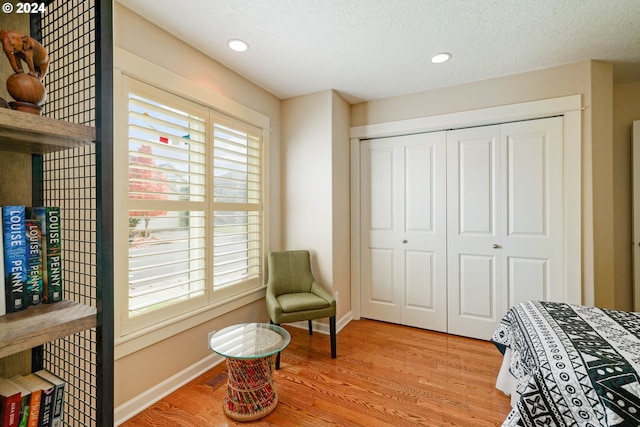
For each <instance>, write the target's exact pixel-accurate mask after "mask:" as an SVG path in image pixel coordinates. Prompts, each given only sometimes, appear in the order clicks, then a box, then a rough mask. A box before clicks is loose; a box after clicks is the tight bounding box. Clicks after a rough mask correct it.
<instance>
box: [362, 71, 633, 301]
mask: <svg viewBox="0 0 640 427" xmlns="http://www.w3.org/2000/svg"><path fill="white" fill-rule="evenodd" d="M611 81H612V69H611V66H610V65H609V64H605V63H600V62H597V61H583V62H579V63H575V64H570V65H565V66H561V67H555V68H549V69H544V70H537V71H532V72H528V73H523V74H517V75H512V76H506V77H500V78H496V79H491V80H485V81H481V82H475V83H469V84H465V85H460V86H455V87H449V88H443V89H438V90H433V91H429V92H422V93H416V94H412V95H407V96H400V97H394V98H389V99H383V100H379V101H373V102H366V103H361V104H357V105H353V106H352V108H351V125H352V126H361V125H368V124H374V123H384V122H391V121H397V120H404V119H411V118H418V117H428V116H433V115H438V114H445V113H452V112H460V111H467V110H474V109H481V108H487V107H493V106H498V105H508V104H515V103H522V102H528V101H535V100H540V99H548V98H555V97H561V96H566V95H575V94H580V95H582V97H583V105H584V106H585V107H586V108H585V110H584V113H583V126H582V176H583V181H582V184H583V186H582V187H583V188H582V201H583V206H582V221H583V234H582V239H583V242H582V252H583V256H582V258H583V264H582V265H583V271H582V273H583V289H584V290H585V293H584V295H583V301H584V302H590V299H591V300H592V301H594V302H595V304H596V305H600V306H606V307H615V304H616V301H614V299H613V298H611V297H610V295H611V294H612V290H613V289H614V284H615V280H614V257H613V250H612V248H613V247H614V246H616V245H615V244H614V242H616V243H617V240H616V239H617V236H615V235H614V233H613V232H612V231H611V230H612V227H613V225H612V224H613V211H614V209H613V198H612V197H611V194H612V193H613V164H612V157H613V144H612V138H613V137H612V134H611V127H612V118H611V117H612V113H611V108H612V107H611V98H612V84H611ZM594 140H595V141H596V142H595V143H594V142H593V141H594ZM596 172H597V173H598V175H597V179H593V177H594V176H595V175H594V173H596ZM594 219H597V221H599V222H596V223H594ZM594 224H597V227H595V226H594ZM627 240H628V239H627ZM567 261H568V262H579V260H567ZM620 286H621V287H625V286H627V285H626V284H620ZM592 289H593V291H591V290H592ZM620 292H621V293H624V292H623V291H622V290H621V291H620ZM590 293H592V294H593V295H589V294H590Z"/></svg>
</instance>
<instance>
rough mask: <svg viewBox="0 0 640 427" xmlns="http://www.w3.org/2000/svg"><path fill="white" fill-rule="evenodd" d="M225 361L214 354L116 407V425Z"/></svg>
mask: <svg viewBox="0 0 640 427" xmlns="http://www.w3.org/2000/svg"><path fill="white" fill-rule="evenodd" d="M351 319H352V315H351V311H349V312H348V313H347V314H346V315H344V316H343V317H342V318H340V319H336V334H337V333H338V332H340V331H341V330H342V328H344V327H345V326H346V325H347V324H348V323H349V322H350V321H351ZM288 325H291V326H293V327H296V328H301V329H308V324H307V322H295V323H288ZM313 330H314V331H317V332H319V333H321V334H327V335H329V324H328V323H323V322H318V321H313ZM223 361H224V358H223V357H222V356H219V355H217V354H215V353H213V354H211V355H209V356H207V357H205V358H204V359H202V360H200V361H199V362H198V363H195V364H193V365H191V366H189V367H188V368H186V369H184V370H183V371H181V372H178V373H177V374H176V375H174V376H172V377H170V378H167V379H166V380H164V381H162V382H161V383H159V384H157V385H156V386H154V387H153V388H151V389H149V390H147V391H145V392H144V393H142V394H139V395H138V396H136V397H134V398H133V399H131V400H129V401H128V402H126V403H123V404H122V405H120V406H118V407H116V408H115V409H114V413H113V415H114V416H113V418H114V420H115V425H116V426H118V425H120V424H122V423H124V422H125V421H127V420H128V419H130V418H132V417H134V416H135V415H137V414H139V413H140V412H142V411H144V410H145V409H147V408H148V407H149V406H151V405H153V404H154V403H156V402H157V401H159V400H160V399H162V398H163V397H165V396H167V395H169V394H170V393H173V392H174V391H176V390H177V389H179V388H180V387H182V386H184V385H185V384H187V383H189V382H190V381H192V380H193V379H195V378H197V377H198V376H199V375H201V374H203V373H204V372H206V371H208V370H209V369H211V368H213V367H214V366H216V365H218V364H219V363H222V362H223Z"/></svg>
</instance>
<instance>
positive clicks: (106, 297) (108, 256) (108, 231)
mask: <svg viewBox="0 0 640 427" xmlns="http://www.w3.org/2000/svg"><path fill="white" fill-rule="evenodd" d="M96 72H97V74H96V83H97V84H96V106H97V107H96V139H97V140H96V174H97V200H96V208H97V230H96V231H97V242H96V243H97V260H98V262H97V289H96V292H97V309H98V323H97V334H98V339H97V341H98V342H97V371H98V372H97V417H98V419H97V425H98V426H104V427H111V426H113V425H114V423H113V418H114V415H113V407H114V399H113V393H114V384H113V365H114V360H113V347H114V335H113V321H114V309H113V305H114V297H113V283H114V279H113V266H114V262H113V2H112V1H111V0H96Z"/></svg>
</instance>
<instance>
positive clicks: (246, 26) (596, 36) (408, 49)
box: [116, 0, 640, 103]
mask: <svg viewBox="0 0 640 427" xmlns="http://www.w3.org/2000/svg"><path fill="white" fill-rule="evenodd" d="M118 2H119V3H121V4H122V5H124V6H126V7H128V8H129V9H131V10H132V11H134V12H136V13H138V14H139V15H141V16H143V17H145V18H146V19H148V20H149V21H151V22H153V23H155V24H157V25H158V26H160V27H162V28H164V29H165V30H167V31H168V32H170V33H172V34H174V35H175V36H176V37H178V38H179V39H182V40H184V41H185V42H187V43H188V44H190V45H192V46H193V47H194V48H196V49H198V50H200V51H201V52H203V53H204V54H206V55H209V56H210V57H212V58H214V59H215V60H216V61H218V62H220V63H222V64H223V65H225V66H226V67H228V68H230V69H231V70H233V71H235V72H236V73H238V74H240V75H242V76H244V77H245V78H247V79H248V80H251V81H252V82H254V83H256V84H257V85H259V86H261V87H262V88H264V89H266V90H267V91H269V92H271V93H272V94H274V95H275V96H277V97H278V98H281V99H286V98H290V97H294V96H298V95H304V94H308V93H313V92H318V91H322V90H326V89H335V90H337V91H338V92H339V93H341V94H342V95H343V96H344V97H345V99H346V100H347V101H349V102H351V103H356V102H361V101H368V100H373V99H380V98H387V97H391V96H396V95H403V94H408V93H415V92H421V91H425V90H431V89H436V88H441V87H447V86H454V85H459V84H463V83H468V82H473V81H478V80H485V79H489V78H493V77H499V76H504V75H510V74H516V73H521V72H525V71H531V70H537V69H542V68H549V67H553V66H558V65H564V64H569V63H573V62H578V61H582V60H588V59H596V60H602V61H609V62H612V63H613V64H614V80H615V81H616V82H627V81H635V80H640V0H471V1H469V0H182V1H180V2H177V1H175V0H118ZM116 24H117V23H116ZM233 38H239V39H243V40H245V41H246V42H248V43H249V45H250V49H249V50H248V51H246V52H243V53H236V52H232V51H230V50H229V49H228V48H227V46H226V43H227V41H228V40H229V39H233ZM442 51H446V52H451V53H452V54H453V58H452V59H451V60H450V61H449V62H447V63H445V64H440V65H435V64H432V63H431V62H430V57H431V56H432V55H434V54H436V53H438V52H442Z"/></svg>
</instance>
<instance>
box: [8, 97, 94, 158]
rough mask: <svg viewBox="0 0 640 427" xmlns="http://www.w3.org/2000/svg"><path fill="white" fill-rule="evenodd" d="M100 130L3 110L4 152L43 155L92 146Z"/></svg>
mask: <svg viewBox="0 0 640 427" xmlns="http://www.w3.org/2000/svg"><path fill="white" fill-rule="evenodd" d="M95 139H96V130H95V128H93V127H90V126H84V125H79V124H77V123H71V122H66V121H61V120H55V119H51V118H48V117H42V116H39V115H36V114H29V113H25V112H22V111H14V110H11V109H9V108H0V150H9V151H18V152H23V153H32V154H43V153H50V152H54V151H59V150H67V149H69V148H75V147H80V146H83V145H88V144H92V143H93V142H95Z"/></svg>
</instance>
